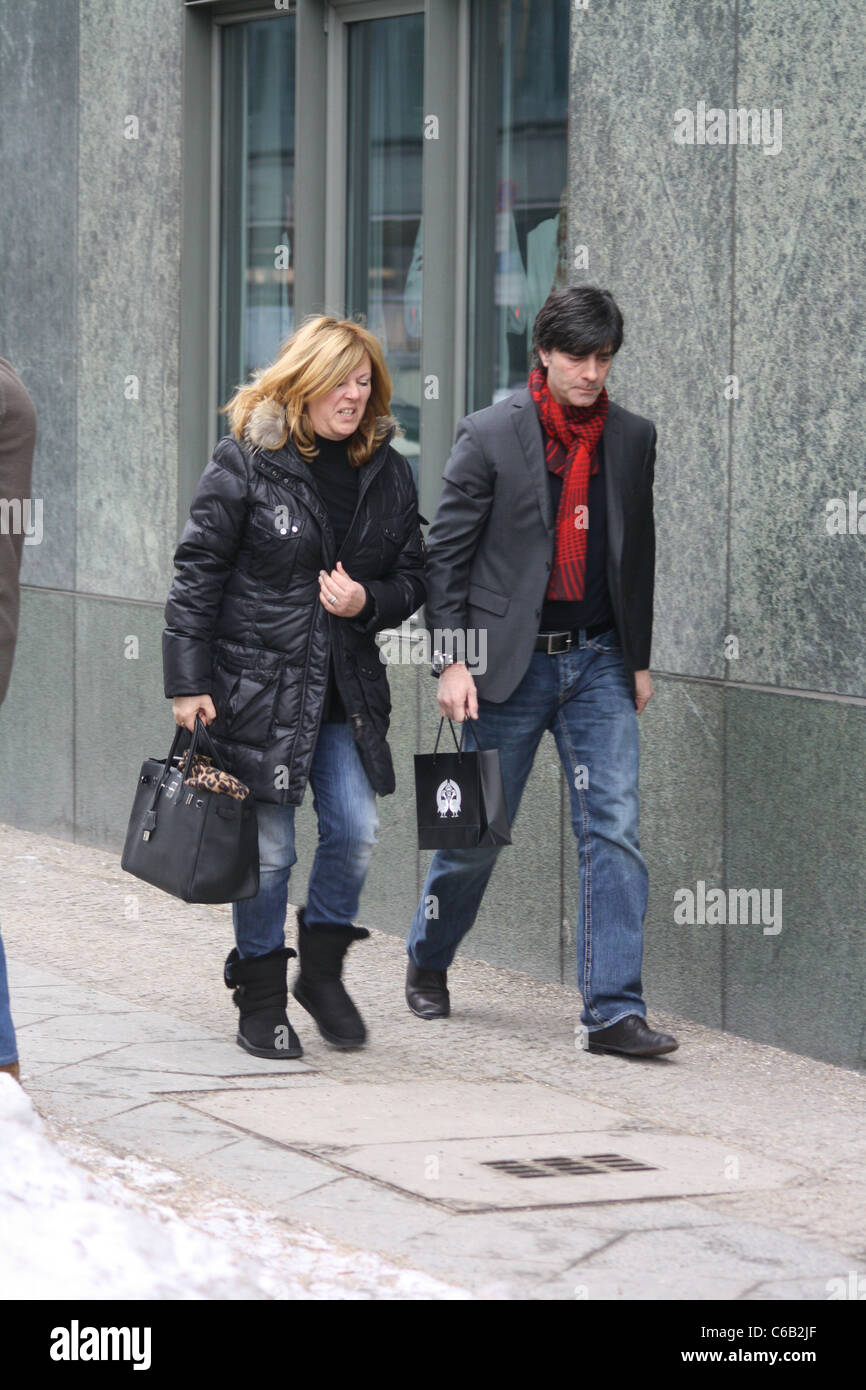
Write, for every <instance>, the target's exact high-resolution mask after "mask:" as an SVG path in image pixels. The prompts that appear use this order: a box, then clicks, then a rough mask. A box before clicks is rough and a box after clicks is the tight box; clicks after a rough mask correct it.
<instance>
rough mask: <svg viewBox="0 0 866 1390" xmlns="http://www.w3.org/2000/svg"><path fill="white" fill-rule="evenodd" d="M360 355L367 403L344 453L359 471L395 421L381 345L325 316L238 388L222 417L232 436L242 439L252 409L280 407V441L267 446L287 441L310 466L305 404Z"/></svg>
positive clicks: (313, 319)
mask: <svg viewBox="0 0 866 1390" xmlns="http://www.w3.org/2000/svg"><path fill="white" fill-rule="evenodd" d="M365 356H367V357H369V359H370V367H371V377H372V380H371V390H370V398H369V400H368V401H367V407H366V409H365V411H364V414H363V416H362V417H361V422H360V424H359V425H358V428H357V430H356V431H355V433H354V434H353V435H351V436H350V438H349V449H348V455H349V462H350V463H351V464H352V465H353V466H354V467H355V468H358V467H360V465H361V464H362V463H366V462H367V460H368V459H369V458H371V457H372V455H373V453H374V452H375V451H376V449H377V447H378V445H379V444H380V443H381V441H382V440H383V439H384V438H385V436H386V435H387V434H388V433H389V431H390V430H392V429H394V428H395V427H396V426H397V421H396V420H395V419H394V417H393V416H392V415H391V376H390V373H389V372H388V368H387V367H386V365H385V357H384V354H383V352H382V345H381V343H380V342H379V340H378V338H376V337H375V336H374V335H373V334H372V333H371V332H370V331H369V330H368V329H366V328H364V327H363V326H362V325H361V324H360V323H355V322H354V320H352V319H336V318H331V317H329V316H328V315H327V314H313V315H311V316H310V317H308V318H306V319H305V320H304V322H303V323H302V324H301V326H300V328H298V329H297V331H296V332H295V333H293V334H292V336H291V337H290V338H289V339H288V340H287V341H286V342H285V343H284V344H283V346H282V348H281V349H280V353H279V356H278V357H277V358H276V360H275V361H274V362H273V363H272V364H271V365H270V366H269V367H264V368H261V369H260V370H259V371H256V372H254V373H253V375H252V378H251V380H250V381H249V382H248V383H247V384H246V385H245V386H239V387H238V388H237V389H236V391H235V393H234V395H233V396H232V398H231V400H230V401H229V402H228V404H227V405H224V406H223V407H222V412H221V413H223V414H227V415H228V417H229V423H230V425H231V431H232V434H233V435H234V436H235V438H236V439H238V440H242V439H243V437H244V432H245V428H246V426H247V423H248V421H249V418H250V416H251V414H252V412H253V411H254V410H255V408H256V406H257V405H260V404H261V403H262V402H270V403H272V404H273V405H275V406H277V407H281V409H282V414H281V415H278V417H277V420H278V423H277V426H276V429H277V433H279V430H280V428H281V427H282V426H283V422H284V428H283V434H282V438H281V439H279V440H278V442H275V443H274V444H273V445H270V444H269V447H273V448H282V447H283V445H284V444H285V443H286V440H287V439H288V438H289V437H291V439H292V441H293V443H294V444H295V446H296V447H297V449H298V452H299V453H300V454H301V455H302V457H303V458H305V459H306V460H307V462H308V463H310V462H311V461H312V460H313V459H314V458H315V455H316V443H315V431H314V430H313V426H312V423H311V421H310V416H309V413H308V411H307V403H308V402H309V401H311V400H317V399H318V398H319V397H320V396H326V395H327V394H328V392H329V391H333V390H334V388H335V387H337V386H339V385H340V383H341V382H343V381H345V379H346V377H347V376H348V375H349V373H350V372H351V371H353V370H354V369H355V368H356V367H357V366H358V365H359V363H361V362H362V361H363V359H364V357H365ZM271 418H272V419H273V417H271Z"/></svg>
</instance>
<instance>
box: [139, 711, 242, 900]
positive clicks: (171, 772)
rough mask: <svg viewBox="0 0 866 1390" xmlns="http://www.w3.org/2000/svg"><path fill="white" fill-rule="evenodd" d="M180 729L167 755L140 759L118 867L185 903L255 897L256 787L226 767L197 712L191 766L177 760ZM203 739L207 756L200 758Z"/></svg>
mask: <svg viewBox="0 0 866 1390" xmlns="http://www.w3.org/2000/svg"><path fill="white" fill-rule="evenodd" d="M183 732H184V729H183V726H182V725H178V729H177V733H176V734H175V736H174V742H173V743H172V745H171V751H170V752H169V755H168V757H167V758H166V759H165V761H163V760H162V759H159V758H148V759H147V761H146V762H144V763H142V765H141V773H140V775H139V779H138V786H137V788H136V792H135V801H134V803H133V807H132V814H131V816H130V818H129V827H128V829H127V832H126V843H125V845H124V847H123V855H122V856H121V860H120V865H121V868H123V869H125V870H126V872H127V873H130V874H134V875H135V877H136V878H140V879H143V880H144V882H145V883H152V884H154V885H155V887H157V888H162V889H163V891H164V892H166V893H171V894H172V896H173V897H175V898H181V899H183V901H184V902H187V903H230V902H239V901H240V899H242V898H254V897H255V896H256V894H257V893H258V891H259V828H258V818H257V816H256V806H255V802H254V800H253V797H252V793H251V792H250V791H249V789H248V788H247V787H245V786H244V785H243V783H241V782H239V781H238V780H237V778H235V777H232V776H231V775H230V774H227V773H226V771H225V769H224V768H223V766H222V763H221V762H220V758H219V754H218V753H217V751H216V748H215V746H214V744H213V742H212V741H211V737H210V734H209V733H208V732H207V729H206V727H205V725H204V724H203V723H202V721H201V719H200V718H199V717H197V718H196V722H195V729H194V730H193V734H192V737H191V739H190V743H189V749H188V753H187V757H186V759H185V769H186V771H185V772H182V771H181V769H180V767H177V766H175V751H176V749H177V745H178V740H179V739H180V736H181V734H182V733H183ZM200 741H201V742H203V743H206V744H207V746H208V747H209V749H210V758H207V759H205V758H202V757H199V758H198V759H196V750H197V748H198V746H199V743H200ZM203 764H204V765H205V766H204V767H203ZM206 784H207V785H206Z"/></svg>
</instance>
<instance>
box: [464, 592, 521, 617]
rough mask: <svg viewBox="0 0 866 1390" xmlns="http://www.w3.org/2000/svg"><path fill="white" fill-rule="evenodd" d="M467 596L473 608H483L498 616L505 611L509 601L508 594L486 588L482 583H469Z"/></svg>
mask: <svg viewBox="0 0 866 1390" xmlns="http://www.w3.org/2000/svg"><path fill="white" fill-rule="evenodd" d="M468 597H469V602H470V604H471V605H472V607H473V608H484V609H486V611H487V612H488V613H496V614H498V615H499V617H501V616H502V614H503V613H505V612H507V610H508V605H509V604H510V602H511V599H510V597H509V595H508V594H498V593H497V592H496V590H495V589H487V588H485V586H484V585H483V584H470V585H469V595H468Z"/></svg>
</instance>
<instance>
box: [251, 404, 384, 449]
mask: <svg viewBox="0 0 866 1390" xmlns="http://www.w3.org/2000/svg"><path fill="white" fill-rule="evenodd" d="M376 423H377V424H378V425H379V426H384V433H383V436H382V437H383V438H384V439H387V440H388V441H389V442H390V441H391V440H392V439H393V438H394V435H395V434H396V433H397V430H398V429H399V425H398V422H397V421H396V420H395V419H394V416H393V415H381V416H380V417H379V419H378V421H377V422H376ZM288 429H289V426H288V421H287V419H286V411H285V407H284V406H281V405H280V403H279V401H275V400H271V399H266V400H262V401H259V402H258V403H257V404H256V405H254V406H253V408H252V410H251V411H250V413H249V417H248V419H247V422H246V424H245V425H244V443H245V444H247V445H248V446H249V447H250V448H251V449H279V448H281V447H282V445H283V444H285V442H286V439H287V438H288Z"/></svg>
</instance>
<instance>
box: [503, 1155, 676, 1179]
mask: <svg viewBox="0 0 866 1390" xmlns="http://www.w3.org/2000/svg"><path fill="white" fill-rule="evenodd" d="M481 1166H482V1167H483V1168H494V1169H495V1170H496V1172H498V1173H503V1174H505V1175H506V1176H507V1177H510V1178H555V1177H569V1178H574V1177H582V1176H590V1175H592V1174H593V1173H655V1172H658V1171H659V1170H658V1169H657V1167H656V1165H655V1164H654V1163H641V1162H640V1160H639V1159H637V1158H629V1157H628V1156H627V1155H626V1154H580V1155H578V1157H576V1158H569V1157H568V1156H567V1155H563V1154H557V1155H555V1156H554V1157H553V1158H497V1159H493V1160H491V1161H490V1162H487V1163H482V1165H481Z"/></svg>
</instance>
